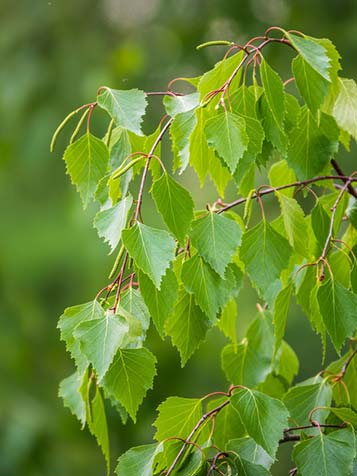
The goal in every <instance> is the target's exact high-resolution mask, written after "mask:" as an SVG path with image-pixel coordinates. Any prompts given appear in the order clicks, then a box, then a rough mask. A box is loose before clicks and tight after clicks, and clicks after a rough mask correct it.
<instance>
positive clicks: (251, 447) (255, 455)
mask: <svg viewBox="0 0 357 476" xmlns="http://www.w3.org/2000/svg"><path fill="white" fill-rule="evenodd" d="M226 450H228V451H234V452H235V453H237V454H238V455H239V456H240V457H241V458H243V459H245V460H247V461H250V462H251V463H253V464H259V465H261V466H264V467H265V468H267V469H269V468H270V467H271V465H272V464H273V463H274V460H273V458H271V457H270V456H269V455H268V453H267V452H266V451H265V450H264V449H263V448H262V447H261V446H259V445H257V444H256V443H255V441H254V440H253V439H252V438H250V437H249V436H245V437H243V438H234V439H232V440H229V441H228V443H227V445H226ZM243 474H244V473H243ZM253 474H254V473H253Z"/></svg>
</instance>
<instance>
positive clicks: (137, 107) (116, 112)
mask: <svg viewBox="0 0 357 476" xmlns="http://www.w3.org/2000/svg"><path fill="white" fill-rule="evenodd" d="M97 102H98V105H99V106H100V107H101V108H102V109H104V110H105V111H107V112H108V114H109V115H110V116H111V117H112V118H113V119H114V121H115V122H116V124H117V125H118V126H122V127H123V128H124V129H128V130H129V131H132V132H134V133H135V134H138V135H142V132H141V122H142V118H143V116H144V115H145V109H146V106H147V100H146V95H145V93H144V91H140V90H139V89H129V90H127V91H122V90H118V89H110V88H107V87H105V88H101V91H100V93H99V95H98V97H97Z"/></svg>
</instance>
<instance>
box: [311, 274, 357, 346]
mask: <svg viewBox="0 0 357 476" xmlns="http://www.w3.org/2000/svg"><path fill="white" fill-rule="evenodd" d="M317 299H318V302H319V306H320V311H321V315H322V319H323V321H324V324H325V326H326V329H327V332H328V333H329V335H330V337H331V340H332V342H333V345H334V346H335V349H336V351H337V352H340V350H341V346H342V344H343V343H344V341H345V339H346V338H347V337H352V335H353V334H354V333H355V331H356V328H357V313H356V309H357V295H356V294H354V293H352V292H351V291H349V290H348V289H346V288H345V287H344V286H342V284H340V283H339V282H338V281H336V280H335V279H328V280H327V281H326V282H325V283H324V284H323V285H322V286H321V287H320V288H319V290H318V292H317Z"/></svg>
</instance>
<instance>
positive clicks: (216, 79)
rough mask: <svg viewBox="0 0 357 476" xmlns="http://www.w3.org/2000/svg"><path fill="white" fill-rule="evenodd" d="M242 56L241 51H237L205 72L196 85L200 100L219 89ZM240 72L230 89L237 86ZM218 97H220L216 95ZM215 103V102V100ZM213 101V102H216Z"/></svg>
mask: <svg viewBox="0 0 357 476" xmlns="http://www.w3.org/2000/svg"><path fill="white" fill-rule="evenodd" d="M243 56H244V53H243V51H239V52H238V53H236V54H235V55H233V56H230V57H229V58H225V59H223V60H222V61H219V62H218V63H216V64H215V66H214V68H213V69H211V70H210V71H207V72H206V73H205V74H204V75H203V76H202V77H201V79H200V82H199V84H198V91H199V92H200V97H201V99H203V98H205V96H206V95H207V94H208V93H210V92H211V91H213V90H215V89H218V88H220V87H221V86H223V84H224V83H225V82H226V81H227V79H228V78H229V77H230V76H231V74H232V73H233V71H234V70H235V69H236V68H237V67H238V65H239V64H240V62H241V61H242V59H243ZM241 75H242V73H241V71H239V72H238V74H237V75H236V77H235V79H234V80H233V82H232V84H231V89H232V90H234V88H235V86H236V84H239V81H240V78H241ZM218 97H220V96H219V95H218ZM216 101H217V100H216ZM216 101H214V102H216Z"/></svg>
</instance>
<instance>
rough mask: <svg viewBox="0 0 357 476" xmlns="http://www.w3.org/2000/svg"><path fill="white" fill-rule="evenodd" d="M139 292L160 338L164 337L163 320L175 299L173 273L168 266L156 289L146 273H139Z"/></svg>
mask: <svg viewBox="0 0 357 476" xmlns="http://www.w3.org/2000/svg"><path fill="white" fill-rule="evenodd" d="M139 283H140V292H141V295H142V297H143V298H144V301H145V304H146V305H147V307H148V309H149V311H150V314H151V317H152V319H153V321H154V324H155V326H156V329H157V331H158V333H159V334H160V337H161V338H164V329H165V322H166V320H167V318H168V316H169V315H170V314H171V311H172V309H173V307H174V304H175V302H176V300H177V288H178V284H177V280H176V276H175V273H174V272H173V271H172V270H171V269H170V268H169V269H167V271H166V274H165V275H164V276H163V278H162V281H161V286H160V289H157V288H156V287H155V286H154V284H153V282H152V281H151V279H149V278H148V277H147V276H146V274H144V273H142V272H140V273H139Z"/></svg>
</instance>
